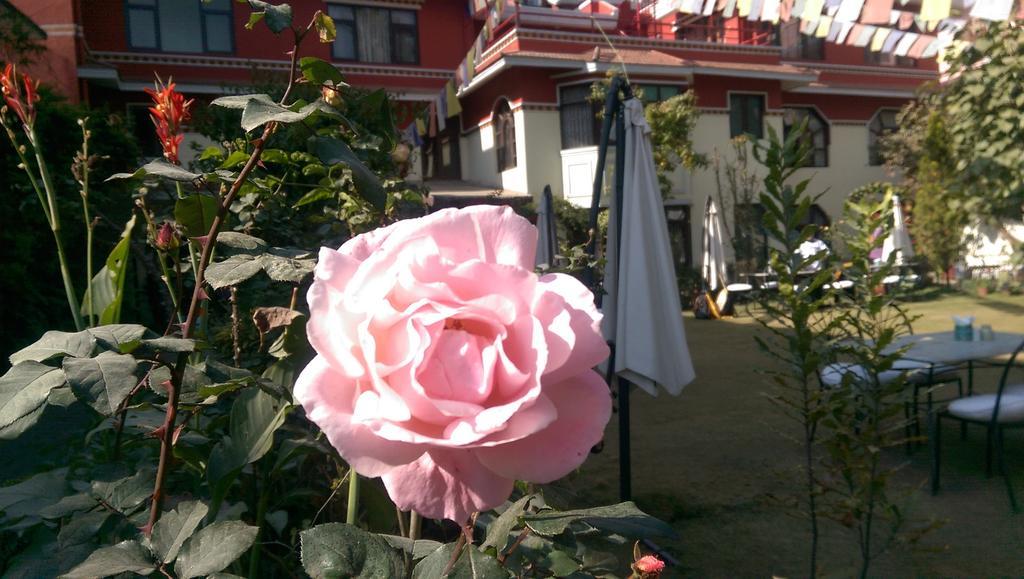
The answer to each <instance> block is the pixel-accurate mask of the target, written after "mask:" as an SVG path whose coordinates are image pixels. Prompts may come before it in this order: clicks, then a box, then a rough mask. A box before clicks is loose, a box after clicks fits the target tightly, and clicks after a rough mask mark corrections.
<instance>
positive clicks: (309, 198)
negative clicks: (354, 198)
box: [292, 187, 337, 208]
mask: <svg viewBox="0 0 1024 579" xmlns="http://www.w3.org/2000/svg"><path fill="white" fill-rule="evenodd" d="M335 197H337V193H335V192H334V191H331V190H330V189H324V188H322V187H318V188H316V189H313V190H311V191H308V192H307V193H306V194H305V195H303V196H302V197H300V198H299V200H298V201H296V202H295V205H292V207H294V208H299V207H302V206H303V205H309V204H310V203H316V202H317V201H326V200H328V199H334V198H335Z"/></svg>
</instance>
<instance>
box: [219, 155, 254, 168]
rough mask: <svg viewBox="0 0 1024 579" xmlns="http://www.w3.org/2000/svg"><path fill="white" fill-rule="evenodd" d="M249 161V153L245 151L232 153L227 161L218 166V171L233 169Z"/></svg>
mask: <svg viewBox="0 0 1024 579" xmlns="http://www.w3.org/2000/svg"><path fill="white" fill-rule="evenodd" d="M248 160H249V153H246V152H245V151H234V152H232V153H231V154H230V155H228V158H227V159H224V161H223V162H222V163H221V164H220V167H219V168H220V169H234V168H235V167H238V166H239V165H242V164H244V163H245V162H246V161H248Z"/></svg>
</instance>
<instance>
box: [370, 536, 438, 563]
mask: <svg viewBox="0 0 1024 579" xmlns="http://www.w3.org/2000/svg"><path fill="white" fill-rule="evenodd" d="M378 536H379V537H380V538H382V539H384V540H385V541H387V542H388V544H389V545H391V546H392V547H394V548H396V549H399V550H402V551H405V552H406V553H409V554H410V555H412V558H413V560H414V561H418V560H420V559H422V558H424V557H426V556H427V555H429V554H431V553H433V552H434V551H436V550H438V549H440V548H441V547H442V546H444V543H439V542H437V541H431V540H429V539H417V540H416V541H413V540H412V539H410V538H408V537H399V536H398V535H378Z"/></svg>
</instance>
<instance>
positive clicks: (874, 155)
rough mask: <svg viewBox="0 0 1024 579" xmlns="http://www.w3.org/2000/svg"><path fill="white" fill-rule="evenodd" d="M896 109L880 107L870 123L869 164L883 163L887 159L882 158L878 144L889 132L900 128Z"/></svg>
mask: <svg viewBox="0 0 1024 579" xmlns="http://www.w3.org/2000/svg"><path fill="white" fill-rule="evenodd" d="M898 114H899V111H897V110H896V109H880V110H879V111H878V112H877V113H875V116H873V117H871V122H869V123H868V164H869V165H881V164H882V163H883V161H885V159H883V158H882V151H881V149H880V148H879V146H878V143H879V140H881V138H882V137H884V136H885V135H888V134H889V133H892V132H895V131H896V130H897V129H899V128H900V126H899V123H897V122H896V115H898Z"/></svg>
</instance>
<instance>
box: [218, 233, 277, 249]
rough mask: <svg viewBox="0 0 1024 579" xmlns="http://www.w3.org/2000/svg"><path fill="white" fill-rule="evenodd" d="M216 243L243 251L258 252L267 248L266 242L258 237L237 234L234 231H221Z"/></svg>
mask: <svg viewBox="0 0 1024 579" xmlns="http://www.w3.org/2000/svg"><path fill="white" fill-rule="evenodd" d="M217 243H220V244H223V245H226V246H227V247H230V248H231V249H239V250H243V251H259V250H262V249H265V248H266V247H267V242H266V241H263V240H262V239H260V238H259V237H253V236H252V235H246V234H244V233H237V232H234V231H223V232H221V233H220V234H219V235H217Z"/></svg>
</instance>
